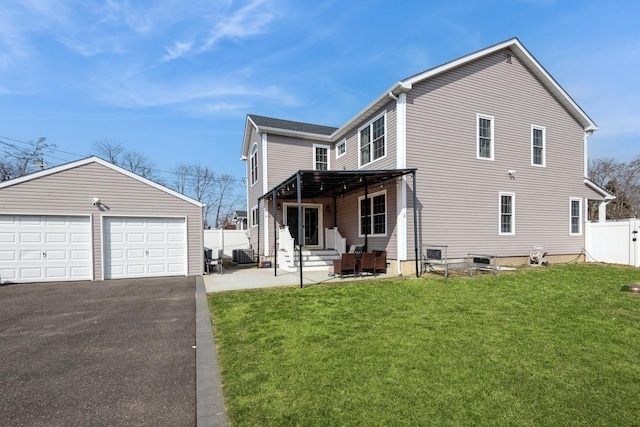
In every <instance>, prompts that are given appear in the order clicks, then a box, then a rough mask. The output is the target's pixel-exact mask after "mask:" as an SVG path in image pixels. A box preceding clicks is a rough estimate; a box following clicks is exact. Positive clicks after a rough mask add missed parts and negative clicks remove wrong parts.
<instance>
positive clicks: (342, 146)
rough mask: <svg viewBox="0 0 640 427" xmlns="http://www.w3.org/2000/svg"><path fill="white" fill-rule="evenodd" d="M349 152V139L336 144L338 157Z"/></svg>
mask: <svg viewBox="0 0 640 427" xmlns="http://www.w3.org/2000/svg"><path fill="white" fill-rule="evenodd" d="M346 152H347V140H346V139H344V140H342V141H340V142H338V143H337V144H336V159H339V158H340V157H342V156H344V155H345V153H346Z"/></svg>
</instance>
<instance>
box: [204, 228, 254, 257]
mask: <svg viewBox="0 0 640 427" xmlns="http://www.w3.org/2000/svg"><path fill="white" fill-rule="evenodd" d="M204 246H205V247H207V248H209V249H213V251H214V252H213V253H217V250H218V249H223V250H224V257H225V258H231V257H232V255H233V250H234V249H249V237H248V236H247V230H204Z"/></svg>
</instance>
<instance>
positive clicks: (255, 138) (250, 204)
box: [245, 128, 264, 253]
mask: <svg viewBox="0 0 640 427" xmlns="http://www.w3.org/2000/svg"><path fill="white" fill-rule="evenodd" d="M250 141H251V142H250V145H249V155H248V157H247V160H245V167H246V172H247V185H248V191H247V196H248V200H247V222H248V226H249V228H248V229H249V241H250V244H251V249H254V250H255V251H256V253H258V252H259V253H262V252H261V251H259V250H258V246H257V245H258V227H252V216H251V213H252V209H253V208H254V207H255V206H256V205H257V203H258V197H260V196H262V194H263V191H262V190H263V186H262V172H263V171H262V162H263V161H264V160H263V158H262V157H263V156H262V138H261V137H260V135H258V133H257V132H256V130H255V129H254V128H252V129H251V139H250ZM254 143H257V144H258V180H257V181H256V182H255V184H253V185H252V184H251V153H252V150H253V145H254ZM258 214H259V218H260V219H262V215H261V211H260V209H259V210H258ZM262 226H263V225H261V227H262ZM263 235H264V233H263ZM260 240H264V239H263V238H262V236H261V239H260Z"/></svg>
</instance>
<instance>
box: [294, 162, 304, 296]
mask: <svg viewBox="0 0 640 427" xmlns="http://www.w3.org/2000/svg"><path fill="white" fill-rule="evenodd" d="M301 184H302V183H301V180H300V173H298V174H296V193H297V196H298V264H299V268H300V289H302V245H303V244H304V227H303V226H302V185H301Z"/></svg>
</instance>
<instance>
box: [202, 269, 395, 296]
mask: <svg viewBox="0 0 640 427" xmlns="http://www.w3.org/2000/svg"><path fill="white" fill-rule="evenodd" d="M302 271H303V277H302V279H303V280H302V283H303V286H310V285H317V284H321V283H340V282H344V281H350V280H356V281H357V280H370V279H374V278H389V277H395V276H394V275H392V274H378V275H377V276H370V275H366V274H365V275H364V276H361V277H360V276H359V277H356V278H353V277H352V276H347V277H345V278H344V279H341V278H340V277H333V276H330V275H329V270H328V269H327V270H324V271H304V268H303V270H302ZM387 271H390V269H387ZM204 284H205V288H206V291H207V293H210V292H225V291H236V290H241V289H259V288H274V287H282V286H290V287H299V286H300V273H299V272H289V271H284V270H280V269H278V271H277V275H274V271H273V268H256V267H255V266H248V267H237V266H230V267H227V268H225V269H224V273H223V274H215V273H214V274H210V275H205V276H204Z"/></svg>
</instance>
